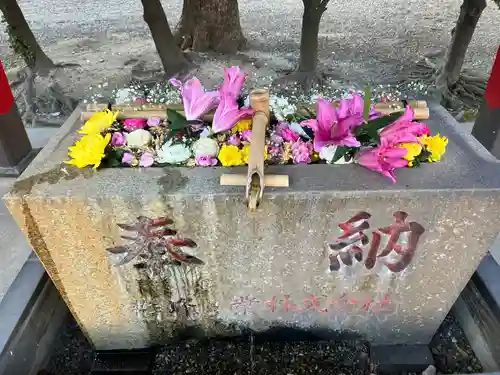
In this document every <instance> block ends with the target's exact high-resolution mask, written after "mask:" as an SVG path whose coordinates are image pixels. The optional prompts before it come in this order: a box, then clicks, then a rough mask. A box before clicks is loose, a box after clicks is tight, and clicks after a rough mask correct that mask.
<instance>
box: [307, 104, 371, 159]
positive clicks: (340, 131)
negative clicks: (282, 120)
mask: <svg viewBox="0 0 500 375" xmlns="http://www.w3.org/2000/svg"><path fill="white" fill-rule="evenodd" d="M356 97H358V96H356ZM356 97H355V98H356ZM359 100H361V104H363V100H362V99H359ZM359 100H354V99H353V100H351V101H350V102H349V103H347V104H344V103H346V100H343V101H342V102H341V103H340V106H339V108H333V106H332V105H331V104H330V103H329V102H328V101H326V100H325V99H322V98H319V99H318V105H317V107H318V110H317V114H316V120H313V119H312V120H307V121H304V122H303V123H302V126H308V127H309V128H311V129H312V130H313V131H314V150H316V151H317V152H320V151H321V149H322V148H323V147H325V146H329V145H338V146H348V147H359V146H361V144H360V143H359V141H358V140H357V139H356V138H355V137H354V135H353V134H352V130H353V129H354V128H355V127H357V126H359V125H361V124H362V123H363V122H364V120H363V116H361V117H359V116H358V115H357V114H355V115H350V113H351V112H352V113H354V111H355V110H357V106H358V101H359ZM349 106H352V107H353V109H350V107H349Z"/></svg>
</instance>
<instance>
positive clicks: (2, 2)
mask: <svg viewBox="0 0 500 375" xmlns="http://www.w3.org/2000/svg"><path fill="white" fill-rule="evenodd" d="M0 10H1V11H2V13H3V15H4V17H5V21H6V22H7V32H8V34H9V42H10V44H11V47H12V49H13V50H14V52H15V53H16V54H18V55H20V56H21V57H22V58H23V59H24V61H25V62H26V65H27V66H29V67H30V68H32V69H33V70H35V71H40V70H48V69H51V68H54V67H55V65H54V63H53V62H52V60H51V59H50V58H49V57H48V56H47V55H46V54H45V52H43V50H42V48H41V47H40V44H38V42H37V40H36V38H35V36H34V35H33V32H32V31H31V29H30V27H29V25H28V23H27V22H26V19H25V18H24V15H23V12H22V11H21V8H19V5H18V4H17V1H16V0H0Z"/></svg>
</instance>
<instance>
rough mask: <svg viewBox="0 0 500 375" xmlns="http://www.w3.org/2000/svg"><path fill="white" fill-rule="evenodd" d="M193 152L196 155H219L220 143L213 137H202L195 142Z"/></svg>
mask: <svg viewBox="0 0 500 375" xmlns="http://www.w3.org/2000/svg"><path fill="white" fill-rule="evenodd" d="M193 153H194V155H195V156H217V155H218V154H219V145H218V144H217V141H216V140H215V139H212V138H207V137H205V138H200V139H198V140H197V141H196V142H194V143H193Z"/></svg>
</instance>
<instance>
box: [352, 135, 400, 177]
mask: <svg viewBox="0 0 500 375" xmlns="http://www.w3.org/2000/svg"><path fill="white" fill-rule="evenodd" d="M407 153H408V151H407V150H405V149H403V148H398V147H393V146H392V145H391V144H389V143H388V141H387V139H385V138H381V144H380V146H379V147H376V148H371V149H368V150H362V151H360V152H359V153H358V155H357V156H356V163H358V164H360V165H362V166H363V167H365V168H368V169H370V170H372V171H375V172H378V173H380V174H382V175H384V176H386V177H388V178H390V179H391V181H392V183H393V184H395V183H396V176H395V174H394V171H395V169H396V168H404V167H406V166H407V165H408V161H407V160H404V159H403V158H404V157H405V156H406V154H407Z"/></svg>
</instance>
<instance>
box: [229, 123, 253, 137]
mask: <svg viewBox="0 0 500 375" xmlns="http://www.w3.org/2000/svg"><path fill="white" fill-rule="evenodd" d="M251 129H252V119H246V120H241V121H239V122H238V123H237V124H236V125H234V126H233V128H232V129H231V132H232V133H233V134H234V133H236V132H244V131H245V130H251Z"/></svg>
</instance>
